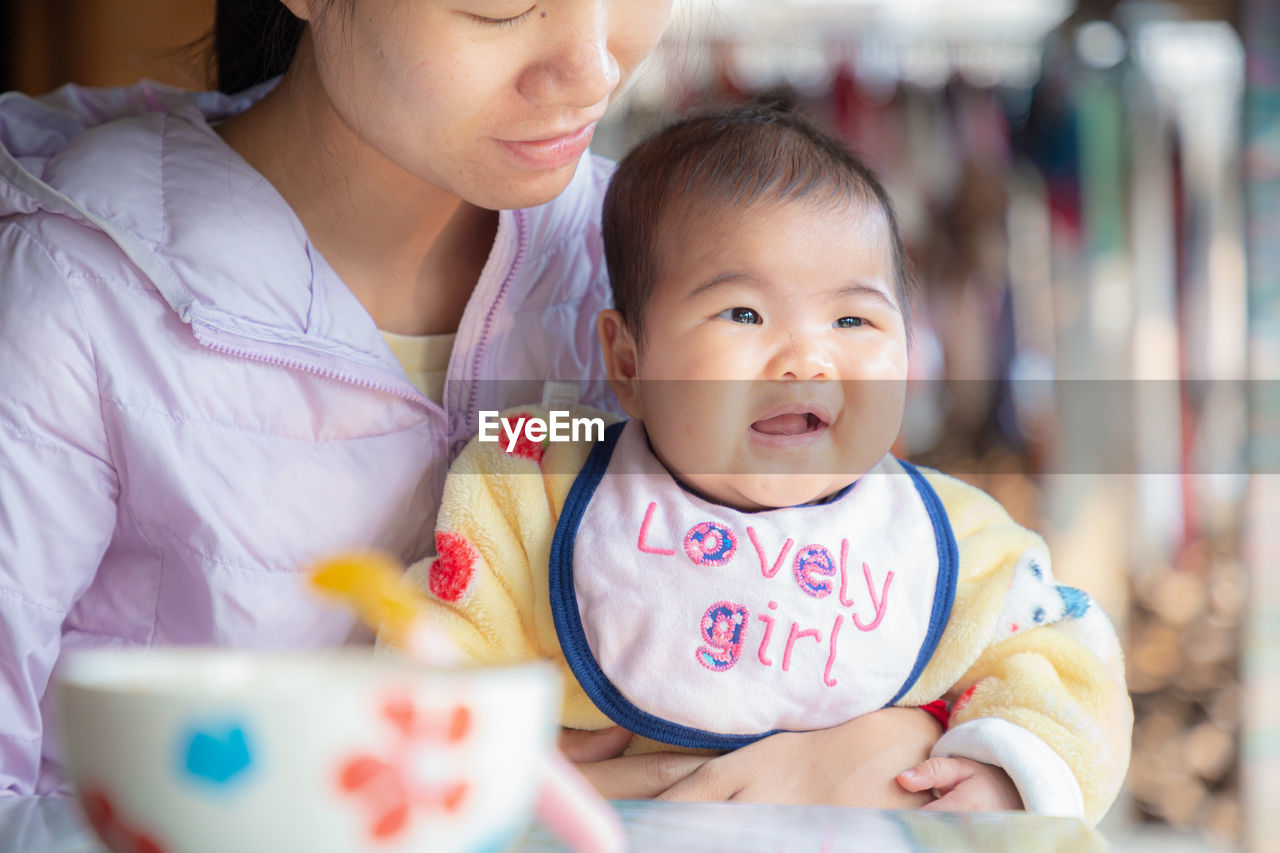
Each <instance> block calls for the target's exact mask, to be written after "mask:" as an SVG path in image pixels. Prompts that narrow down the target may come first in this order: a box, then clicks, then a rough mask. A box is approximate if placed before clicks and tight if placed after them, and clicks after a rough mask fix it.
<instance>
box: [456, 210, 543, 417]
mask: <svg viewBox="0 0 1280 853" xmlns="http://www.w3.org/2000/svg"><path fill="white" fill-rule="evenodd" d="M513 213H514V218H515V223H516V233H517V237H518V239H517V242H516V257H515V260H514V261H512V262H511V269H509V270H507V277H506V278H504V279H503V280H502V285H501V286H500V287H499V288H498V295H497V296H495V297H494V299H493V304H492V305H490V306H489V311H488V313H487V314H485V316H484V325H483V326H481V327H480V339H479V340H478V341H476V354H475V358H474V359H472V362H471V390H470V391H469V392H468V394H467V408H466V415H467V418H466V421H465V423H471V422H472V420H473V419H474V418H475V417H477V416H478V414H479V413H478V412H477V411H476V410H477V403H476V395H477V394H478V393H479V392H478V390H477V389H478V388H479V387H480V386H479V382H480V364H481V362H482V361H483V360H484V351H485V347H486V346H487V345H488V343H489V335H490V333H491V332H492V330H493V318H494V317H495V316H496V315H497V313H498V306H499V305H501V304H502V301H503V299H505V298H506V295H507V289H508V288H509V287H510V286H511V281H512V279H514V278H515V277H516V275H517V274H518V273H519V272H520V265H521V264H522V263H523V262H524V255H525V249H526V244H527V243H528V235H527V233H526V229H525V225H524V214H523V212H522V211H519V210H517V211H513Z"/></svg>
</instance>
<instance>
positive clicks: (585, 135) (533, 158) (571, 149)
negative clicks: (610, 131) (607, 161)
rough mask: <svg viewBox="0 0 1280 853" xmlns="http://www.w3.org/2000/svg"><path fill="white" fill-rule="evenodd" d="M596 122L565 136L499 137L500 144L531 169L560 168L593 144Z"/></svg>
mask: <svg viewBox="0 0 1280 853" xmlns="http://www.w3.org/2000/svg"><path fill="white" fill-rule="evenodd" d="M595 130H596V123H595V122H591V124H588V125H586V126H585V127H582V128H579V129H578V130H575V131H573V132H572V133H567V134H565V135H564V136H553V137H551V138H550V139H525V140H511V139H499V140H498V144H499V145H501V146H502V148H503V149H504V150H505V151H507V152H508V153H509V154H511V156H512V157H514V158H515V159H516V161H517V162H519V163H520V164H522V165H524V166H526V167H528V168H531V169H559V168H560V167H561V166H567V165H569V164H570V163H573V162H575V161H576V160H577V159H578V158H579V157H581V156H582V152H584V151H586V150H587V146H588V145H590V144H591V136H592V134H594V133H595Z"/></svg>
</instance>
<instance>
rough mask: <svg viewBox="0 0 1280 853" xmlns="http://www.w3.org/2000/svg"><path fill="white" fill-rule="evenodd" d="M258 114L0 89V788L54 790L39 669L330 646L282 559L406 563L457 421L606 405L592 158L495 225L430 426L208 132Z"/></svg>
mask: <svg viewBox="0 0 1280 853" xmlns="http://www.w3.org/2000/svg"><path fill="white" fill-rule="evenodd" d="M261 94H262V92H261V91H257V92H253V93H247V94H245V95H242V96H238V97H225V96H222V95H218V94H209V93H201V94H189V93H183V92H179V91H176V90H171V89H167V88H163V87H159V86H156V85H154V84H142V85H139V86H136V87H131V88H127V89H115V90H88V89H80V88H71V87H68V88H64V89H61V90H59V91H58V92H56V93H54V94H53V95H51V96H49V97H47V98H45V99H41V100H33V99H30V98H27V97H24V96H21V95H14V94H10V95H5V96H3V97H0V792H3V793H10V794H12V793H19V794H30V793H33V792H35V793H46V792H51V791H57V790H59V789H61V787H62V786H63V780H62V774H61V772H60V769H59V749H58V745H57V738H56V737H55V736H54V731H55V730H56V720H55V719H54V715H55V713H56V708H54V707H53V703H52V702H51V701H50V696H49V694H47V693H46V688H47V686H48V684H49V677H50V671H51V669H52V667H53V666H54V663H55V661H56V660H57V658H58V656H59V654H60V653H61V652H62V651H63V650H66V649H71V648H79V647H84V646H101V645H119V646H148V645H156V644H162V643H204V644H219V645H227V646H242V647H267V646H320V645H326V644H334V643H339V642H342V641H343V640H344V638H346V637H347V635H348V634H349V632H350V630H351V628H352V620H351V617H350V616H349V615H348V614H347V613H346V612H343V611H340V610H337V609H335V608H330V607H328V606H325V605H321V604H318V603H317V602H316V601H314V600H312V599H311V598H310V597H309V595H308V594H307V593H306V592H305V590H304V585H303V583H302V579H301V576H300V574H299V570H300V569H302V568H304V567H305V566H306V565H307V563H308V561H310V560H312V559H313V558H315V557H317V556H319V555H322V554H325V553H327V552H332V551H334V550H336V549H343V548H350V547H355V546H376V547H381V548H385V549H388V550H390V551H392V552H394V553H396V554H398V555H400V556H401V557H402V558H403V559H405V560H406V561H410V560H414V559H417V558H420V557H421V556H423V555H424V554H425V553H428V552H429V551H430V550H431V541H430V537H431V529H432V522H433V519H434V517H435V512H436V507H437V501H438V499H439V495H440V492H441V488H442V484H443V477H444V472H445V468H446V466H447V464H448V461H449V459H450V457H451V456H452V454H453V451H456V450H457V449H459V448H460V447H461V445H462V444H463V443H464V442H465V441H466V439H467V438H469V437H471V436H474V435H475V424H476V417H477V415H476V413H477V411H478V410H479V409H481V408H486V409H499V408H505V407H507V406H511V405H515V404H519V403H524V402H529V401H537V400H538V399H539V397H540V396H541V393H542V382H543V381H544V380H548V379H555V380H561V381H563V380H586V379H587V378H594V381H591V382H584V384H583V386H582V387H583V392H582V396H583V401H584V402H586V403H589V404H594V405H601V404H602V402H603V400H604V395H605V393H606V390H605V386H604V383H603V382H601V381H599V377H600V376H601V375H602V373H603V371H602V367H601V364H600V357H599V347H598V345H597V343H596V336H595V331H594V329H595V315H596V312H597V311H598V310H599V309H601V308H603V307H605V306H606V304H607V302H608V298H609V297H608V288H607V280H606V274H605V270H604V263H603V259H602V256H601V248H600V238H599V207H600V200H601V198H602V195H603V190H604V186H605V183H606V181H607V179H608V175H609V171H610V169H611V165H610V164H608V163H607V162H605V161H601V160H596V159H593V158H584V160H583V162H582V164H581V165H580V167H579V168H578V171H577V174H576V176H575V177H574V179H573V182H572V184H571V185H570V187H569V189H568V190H567V191H566V192H565V193H564V194H563V195H561V196H560V197H559V198H557V199H556V200H555V201H553V202H551V203H550V204H547V205H544V206H542V207H539V208H534V209H530V210H524V211H515V212H506V211H504V212H503V213H502V214H501V216H500V224H499V229H498V235H497V239H496V241H495V244H494V247H493V250H492V252H491V254H490V256H489V260H488V263H487V264H486V265H485V268H484V271H483V273H482V275H481V278H480V281H479V283H478V285H477V286H476V289H475V293H474V295H473V296H472V297H471V300H470V302H469V303H468V305H467V307H466V313H465V315H464V316H463V319H462V324H461V326H460V327H459V329H458V337H457V343H456V345H455V348H454V352H453V356H452V360H451V361H450V364H449V372H448V380H449V381H448V384H447V389H446V406H445V407H444V409H441V408H440V407H438V406H435V405H434V404H432V403H431V402H429V401H428V400H426V399H425V398H424V397H422V396H421V395H420V394H419V393H418V392H417V391H415V390H414V388H413V387H412V386H411V385H410V384H409V382H408V380H407V379H406V378H405V376H404V374H403V373H402V371H401V369H400V367H399V365H398V364H397V362H396V360H395V358H394V356H392V354H391V353H390V351H389V350H388V349H387V348H386V347H385V345H384V344H383V342H382V339H381V337H380V336H379V334H378V330H377V329H376V328H375V327H374V324H373V321H372V320H371V318H370V317H369V315H368V314H367V313H366V312H365V311H364V310H363V308H362V307H361V306H360V304H359V303H358V302H357V301H356V300H355V298H354V297H353V296H352V295H351V293H350V292H349V291H348V290H347V289H346V287H345V286H344V285H343V284H342V283H341V281H339V279H338V277H337V276H336V275H335V274H334V272H333V270H332V269H331V268H330V267H329V266H328V265H327V264H326V263H325V260H324V258H322V257H321V256H320V255H319V254H318V253H317V252H316V250H315V249H314V248H313V247H312V246H311V244H310V243H309V242H308V240H307V235H306V234H305V233H304V231H303V229H302V226H301V224H300V223H299V222H298V220H297V218H296V217H295V216H294V215H293V213H292V211H291V210H290V209H289V207H288V206H287V205H286V204H285V202H284V200H283V199H282V198H280V196H279V195H278V194H277V193H276V192H275V190H274V189H273V188H272V186H271V185H270V184H269V183H268V182H267V181H266V180H265V179H263V178H262V177H261V176H260V175H259V174H257V173H256V172H254V171H253V170H252V169H251V168H249V166H248V165H247V164H246V163H245V162H244V161H243V160H241V159H240V158H239V157H238V156H237V155H236V154H235V153H234V152H233V151H232V150H231V149H230V148H228V147H227V146H226V145H224V144H223V143H222V142H221V141H220V140H219V138H218V136H217V135H216V134H215V133H214V132H213V131H212V130H211V129H210V127H209V124H208V122H210V121H214V120H216V119H217V118H219V117H222V116H226V115H230V114H233V113H235V112H237V111H239V110H242V109H244V108H246V107H247V106H248V105H249V104H250V103H252V101H253V99H254V98H255V97H257V96H260V95H261ZM282 144H287V142H282ZM511 380H528V381H527V382H524V383H517V382H512V381H511Z"/></svg>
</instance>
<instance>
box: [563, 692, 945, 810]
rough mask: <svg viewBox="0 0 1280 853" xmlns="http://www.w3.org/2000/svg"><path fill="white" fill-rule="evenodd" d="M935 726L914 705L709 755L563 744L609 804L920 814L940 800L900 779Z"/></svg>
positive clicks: (585, 740) (577, 740)
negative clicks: (633, 801) (626, 801)
mask: <svg viewBox="0 0 1280 853" xmlns="http://www.w3.org/2000/svg"><path fill="white" fill-rule="evenodd" d="M938 733H939V729H938V723H937V721H936V720H935V719H934V718H933V717H932V716H931V715H929V714H928V713H923V712H921V711H920V710H918V709H915V708H885V709H883V710H880V711H875V712H872V713H870V714H866V715H864V716H861V717H858V718H856V719H853V720H850V721H849V722H847V723H844V724H842V725H839V726H835V727H834V728H830V729H824V730H821V731H812V732H794V733H791V732H788V733H783V734H777V735H772V736H771V737H767V738H764V739H763V740H759V741H756V742H755V743H753V744H751V745H749V746H745V747H743V748H741V749H738V750H735V751H733V752H730V753H726V754H725V755H720V756H716V757H712V758H708V757H707V756H705V755H686V754H679V753H669V752H656V753H649V754H647V755H629V756H623V757H621V758H619V757H616V756H618V755H619V754H620V753H621V751H622V750H623V749H624V748H625V747H626V744H627V742H628V740H629V739H630V733H629V732H626V731H625V730H623V729H618V728H613V729H605V730H604V731H601V732H568V731H566V732H565V733H564V735H563V736H562V737H561V739H560V748H561V749H562V750H563V751H564V752H565V754H566V755H567V756H568V757H569V759H570V760H571V761H574V762H576V763H578V769H579V770H581V771H582V772H583V774H584V775H586V777H587V778H588V779H589V780H590V781H591V783H592V784H593V785H595V786H596V788H597V789H598V790H599V791H600V792H601V793H602V794H603V795H604V796H606V797H609V798H610V799H647V798H657V799H660V800H672V801H685V802H708V801H710V802H723V801H727V800H733V801H737V802H757V803H778V804H794V805H842V806H856V807H862V808H881V809H914V808H920V807H922V806H927V805H929V804H930V803H932V802H934V800H933V797H932V795H931V794H930V793H929V791H928V787H929V786H925V788H923V789H921V790H920V791H915V792H912V791H909V790H905V789H904V788H903V787H900V786H899V785H898V784H896V783H895V781H894V777H895V774H896V773H898V771H899V770H900V768H902V767H911V766H914V765H919V764H920V763H921V762H923V761H924V759H925V758H926V757H927V756H928V754H929V750H930V749H932V748H933V744H934V742H935V741H936V740H937V739H938Z"/></svg>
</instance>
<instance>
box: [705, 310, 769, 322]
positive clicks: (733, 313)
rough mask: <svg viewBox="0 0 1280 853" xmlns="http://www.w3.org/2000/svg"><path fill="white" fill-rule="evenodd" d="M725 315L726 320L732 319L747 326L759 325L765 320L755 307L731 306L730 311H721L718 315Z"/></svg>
mask: <svg viewBox="0 0 1280 853" xmlns="http://www.w3.org/2000/svg"><path fill="white" fill-rule="evenodd" d="M716 316H717V317H724V318H725V319H726V320H732V321H733V322H735V323H742V324H744V325H747V326H759V325H760V324H761V323H763V322H764V319H763V318H762V317H761V316H760V312H759V311H756V310H755V309H754V308H741V307H739V308H730V309H729V310H728V311H721V312H720V313H719V314H717V315H716Z"/></svg>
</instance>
